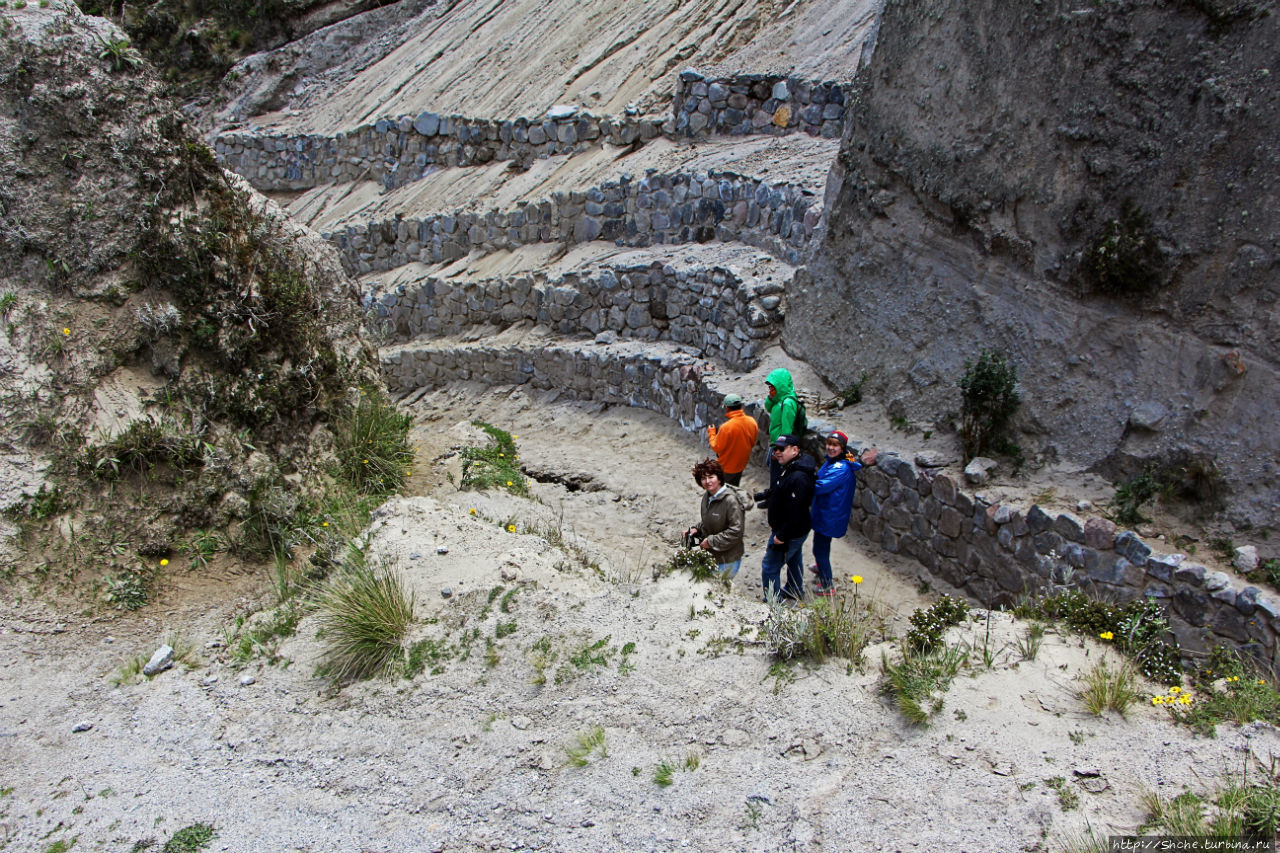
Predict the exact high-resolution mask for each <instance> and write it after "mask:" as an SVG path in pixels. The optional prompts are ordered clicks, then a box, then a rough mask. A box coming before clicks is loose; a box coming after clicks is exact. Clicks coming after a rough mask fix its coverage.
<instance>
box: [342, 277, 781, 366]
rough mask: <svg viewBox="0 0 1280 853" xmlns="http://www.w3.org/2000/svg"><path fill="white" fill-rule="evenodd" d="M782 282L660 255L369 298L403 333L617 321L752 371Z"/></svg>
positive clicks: (622, 329)
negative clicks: (553, 274) (555, 274)
mask: <svg viewBox="0 0 1280 853" xmlns="http://www.w3.org/2000/svg"><path fill="white" fill-rule="evenodd" d="M782 292H783V284H782V283H781V282H774V281H768V282H744V281H743V280H742V279H741V278H740V277H739V276H738V275H736V274H735V273H734V272H733V271H732V270H728V269H725V268H723V267H712V268H709V269H708V268H699V269H693V270H677V269H675V268H674V267H672V266H670V265H667V264H663V263H661V262H658V261H654V262H653V263H649V264H633V265H630V266H625V267H617V268H613V269H600V270H595V271H591V272H581V273H579V272H572V273H568V274H566V275H564V276H561V277H560V278H556V279H554V280H550V281H549V280H547V278H546V276H545V275H543V274H541V273H532V274H529V275H526V276H517V277H515V278H494V279H486V280H483V281H467V282H459V281H450V280H448V279H441V278H437V277H435V276H431V277H428V278H426V279H424V280H422V281H420V282H417V283H416V284H415V285H412V286H405V285H401V286H399V287H397V288H396V289H395V290H392V291H389V292H386V293H381V294H377V293H371V294H369V295H367V296H366V297H365V306H366V308H371V309H372V310H373V311H374V322H377V323H380V324H381V325H382V326H383V328H384V329H387V330H389V331H390V332H391V333H392V334H394V335H395V336H397V337H398V338H399V339H400V340H409V339H412V338H416V337H419V336H423V335H429V336H433V337H434V336H439V335H451V334H456V333H459V332H462V331H464V330H466V329H468V328H471V327H474V326H484V325H494V326H509V325H511V324H513V323H517V322H520V321H531V322H533V323H536V324H539V325H543V326H546V327H547V328H549V329H552V330H554V331H555V332H558V333H560V334H562V335H583V334H590V335H595V334H597V333H598V332H601V331H604V330H612V331H614V332H616V333H617V334H618V335H619V336H621V337H623V338H633V339H637V340H648V341H658V340H662V341H672V342H674V343H679V344H688V345H691V346H694V347H697V348H698V349H699V350H700V351H701V352H702V353H703V354H705V355H706V356H708V357H713V358H718V359H720V360H721V361H723V362H724V363H725V364H727V365H728V366H729V367H731V368H732V369H734V370H742V371H747V370H752V369H753V368H754V367H755V366H756V364H758V362H759V358H758V352H759V350H760V348H761V346H762V342H763V341H765V340H767V339H770V338H773V337H776V336H777V334H778V333H779V331H780V328H781V323H782Z"/></svg>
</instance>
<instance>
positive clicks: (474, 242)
mask: <svg viewBox="0 0 1280 853" xmlns="http://www.w3.org/2000/svg"><path fill="white" fill-rule="evenodd" d="M821 215H822V200H821V199H818V198H815V197H814V195H813V194H812V193H810V192H809V191H808V190H806V189H804V188H802V187H798V186H795V185H792V184H777V185H771V184H769V183H767V182H764V181H760V180H757V179H755V178H748V177H745V176H743V175H737V174H734V173H731V172H711V173H701V172H700V173H696V174H683V173H681V174H674V175H659V174H654V175H647V176H646V177H644V178H641V179H640V180H638V181H637V180H634V179H630V178H626V177H624V178H622V179H620V180H618V181H615V182H609V183H607V184H605V185H603V186H601V187H596V188H593V189H591V190H588V191H587V192H568V193H563V192H557V193H555V194H554V195H553V197H552V198H549V199H543V200H541V201H538V202H534V203H531V204H527V205H522V206H520V207H517V208H516V209H515V210H511V211H490V212H488V213H469V212H466V213H464V212H458V213H452V214H445V213H441V214H435V215H432V216H429V217H427V218H425V219H393V220H388V221H385V222H374V223H369V224H360V225H352V226H349V227H347V228H345V229H343V230H342V231H338V232H335V233H333V234H326V235H325V237H326V238H328V239H330V240H332V241H333V243H334V245H335V246H337V248H338V253H339V254H340V255H341V256H342V258H343V263H344V264H345V265H346V267H347V269H348V271H349V272H352V273H354V274H357V275H363V274H367V273H371V272H377V271H381V270H388V269H393V268H395V267H399V266H403V265H404V264H407V263H412V262H415V261H420V262H422V263H441V262H448V261H452V260H456V259H457V258H461V257H464V256H465V255H467V254H468V253H470V252H472V251H479V252H481V253H486V254H487V253H489V252H494V251H498V250H500V249H514V248H516V247H518V246H522V245H528V244H534V243H582V242H588V241H591V240H610V241H614V242H616V243H617V244H618V245H621V246H649V245H653V244H660V243H691V242H699V243H706V242H711V241H713V240H719V241H722V242H733V241H736V242H741V243H746V244H748V245H753V246H759V247H760V248H762V249H765V250H766V251H769V252H771V253H773V254H774V255H775V256H777V257H780V258H782V259H783V260H785V261H786V262H787V263H790V264H793V265H795V264H798V263H799V262H800V254H801V251H800V250H801V249H802V248H803V247H804V246H805V245H806V244H807V243H808V241H809V239H810V238H811V237H812V236H813V233H814V229H815V228H816V227H817V225H818V223H819V220H820V218H821Z"/></svg>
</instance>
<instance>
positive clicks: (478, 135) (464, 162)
mask: <svg viewBox="0 0 1280 853" xmlns="http://www.w3.org/2000/svg"><path fill="white" fill-rule="evenodd" d="M661 125H662V122H661V120H654V119H650V118H644V117H638V116H637V117H632V116H626V117H622V118H613V117H608V116H604V117H600V116H592V115H588V114H577V113H576V112H574V113H572V114H570V115H561V116H557V117H555V118H546V119H543V120H541V121H539V120H537V119H525V118H517V119H512V120H510V121H497V120H494V119H479V118H465V117H463V116H440V115H436V114H435V113H430V112H424V113H421V114H419V115H418V116H417V117H416V118H415V117H413V116H400V117H399V118H394V119H391V118H388V119H379V120H378V121H377V122H375V123H373V124H365V125H361V126H360V127H357V128H355V129H354V130H352V131H349V132H347V133H340V134H338V135H336V136H310V135H296V136H284V135H281V136H261V135H258V134H253V133H241V132H237V133H224V134H222V135H220V136H218V137H217V138H216V139H215V140H214V142H213V151H214V154H215V155H217V157H218V159H219V161H220V162H221V163H222V164H223V165H224V166H226V167H227V168H228V169H231V170H232V171H234V172H236V173H237V174H239V175H242V176H243V177H244V178H246V179H247V180H248V181H249V183H251V184H253V186H254V187H255V188H257V189H259V190H263V191H266V192H271V191H281V190H286V191H287V190H303V189H310V188H311V187H315V186H320V185H323V184H328V183H342V182H347V181H359V180H375V181H378V182H379V183H381V184H382V185H383V186H384V187H386V188H387V189H394V188H395V187H398V186H400V185H402V184H405V183H408V182H410V181H416V180H418V179H419V178H421V177H422V176H423V174H425V173H426V172H427V171H428V170H432V169H435V168H441V167H456V166H479V165H483V164H485V163H490V162H493V161H495V160H497V161H506V160H515V161H524V162H528V161H531V160H534V159H545V158H547V157H551V156H554V155H556V154H572V153H575V152H578V151H582V150H585V149H586V148H588V147H591V146H596V145H601V144H604V143H606V142H607V143H609V144H611V145H615V146H622V145H630V144H631V143H633V142H636V141H646V140H649V139H653V138H654V137H656V136H657V135H658V134H659V133H660V132H661Z"/></svg>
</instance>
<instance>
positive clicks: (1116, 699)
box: [1076, 658, 1139, 717]
mask: <svg viewBox="0 0 1280 853" xmlns="http://www.w3.org/2000/svg"><path fill="white" fill-rule="evenodd" d="M1076 695H1077V696H1078V697H1079V698H1080V700H1081V701H1082V702H1084V706H1085V708H1087V709H1088V710H1089V712H1090V713H1092V714H1098V715H1101V714H1102V713H1103V712H1105V711H1115V712H1116V713H1117V714H1119V715H1120V716H1122V717H1123V716H1124V715H1125V714H1126V713H1127V712H1128V710H1129V706H1131V705H1132V704H1133V703H1134V702H1135V701H1137V699H1138V695H1139V694H1138V683H1137V673H1136V672H1135V671H1134V669H1133V666H1132V665H1131V664H1129V663H1127V662H1125V663H1120V664H1118V665H1114V666H1113V665H1111V664H1109V663H1108V662H1107V659H1106V658H1103V659H1102V660H1100V661H1098V662H1097V663H1096V664H1094V666H1093V668H1092V669H1090V670H1089V671H1088V672H1086V673H1084V674H1083V675H1082V676H1080V686H1079V687H1078V688H1077V690H1076Z"/></svg>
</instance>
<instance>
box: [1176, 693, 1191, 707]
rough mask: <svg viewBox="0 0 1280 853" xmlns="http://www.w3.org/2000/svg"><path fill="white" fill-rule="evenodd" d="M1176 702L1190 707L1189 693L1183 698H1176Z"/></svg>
mask: <svg viewBox="0 0 1280 853" xmlns="http://www.w3.org/2000/svg"><path fill="white" fill-rule="evenodd" d="M1178 701H1179V702H1181V703H1182V704H1183V705H1190V704H1191V694H1190V693H1188V694H1187V695H1185V696H1180V697H1179V698H1178Z"/></svg>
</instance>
